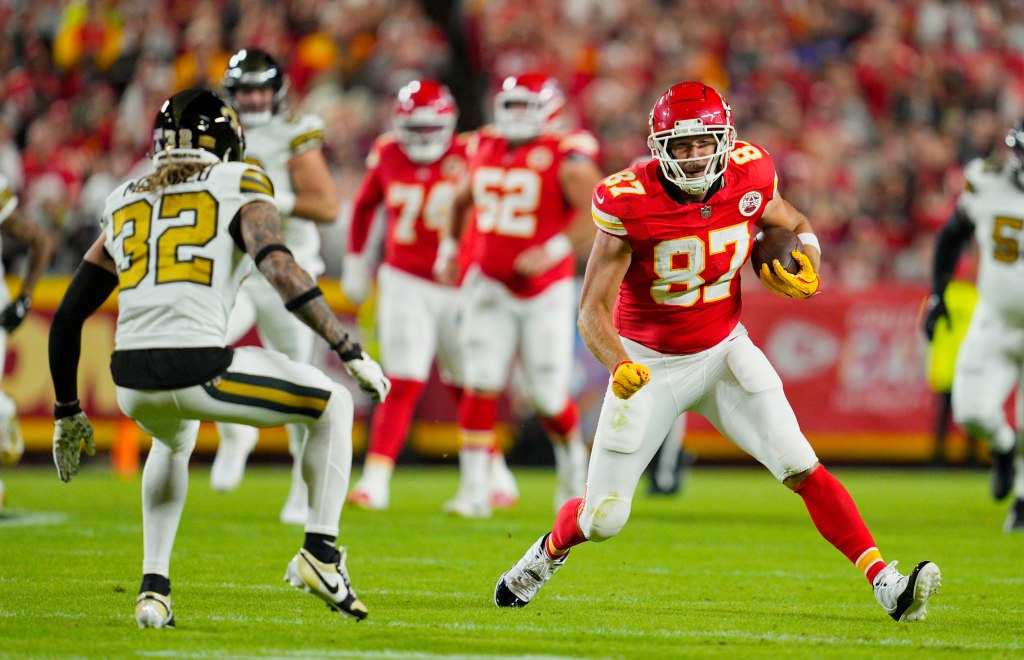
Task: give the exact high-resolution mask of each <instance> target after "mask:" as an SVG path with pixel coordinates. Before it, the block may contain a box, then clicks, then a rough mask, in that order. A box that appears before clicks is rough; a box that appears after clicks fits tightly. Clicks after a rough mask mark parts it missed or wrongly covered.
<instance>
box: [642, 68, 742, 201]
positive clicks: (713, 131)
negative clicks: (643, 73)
mask: <svg viewBox="0 0 1024 660" xmlns="http://www.w3.org/2000/svg"><path fill="white" fill-rule="evenodd" d="M690 136H711V137H712V138H713V139H714V141H715V142H714V145H715V148H714V151H713V153H710V154H702V155H698V156H696V157H688V158H676V157H675V155H674V154H673V153H672V149H671V147H672V146H674V141H675V140H677V139H679V138H685V137H690ZM735 142H736V129H735V128H734V127H733V124H732V110H731V109H730V108H729V104H728V103H726V102H725V99H723V98H722V97H721V95H720V94H719V93H718V92H716V91H715V90H714V89H712V88H711V87H708V86H707V85H704V84H701V83H696V82H684V83H679V84H678V85H673V86H672V87H671V88H669V90H668V91H666V92H665V93H664V94H662V95H661V98H659V99H658V101H657V102H656V103H655V104H654V108H653V109H652V110H651V118H650V135H649V136H648V138H647V146H648V147H649V148H650V150H651V155H652V156H654V158H656V159H657V160H658V162H659V164H660V165H661V171H662V172H663V173H664V175H665V177H666V178H667V179H668V180H669V181H671V182H672V183H674V184H676V185H677V186H679V187H680V188H681V189H682V190H683V192H685V193H687V194H690V195H701V194H703V193H705V192H707V191H708V189H709V188H711V186H712V185H713V184H714V183H715V181H717V180H718V179H719V178H721V177H722V175H723V174H725V170H726V168H727V167H728V166H729V152H730V151H732V147H733V144H734V143H735Z"/></svg>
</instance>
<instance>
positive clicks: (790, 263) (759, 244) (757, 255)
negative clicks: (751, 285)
mask: <svg viewBox="0 0 1024 660" xmlns="http://www.w3.org/2000/svg"><path fill="white" fill-rule="evenodd" d="M799 249H800V239H799V238H797V236H796V232H792V231H790V230H788V229H786V228H785V227H768V228H767V229H765V230H764V231H762V232H761V233H759V234H758V235H757V236H755V237H754V247H753V248H752V249H751V250H750V265H751V266H752V267H753V269H754V274H755V275H757V276H758V277H761V264H764V263H767V264H768V268H769V269H771V268H772V260H774V259H778V260H779V263H780V264H782V267H783V268H785V269H786V270H787V271H789V272H790V273H792V274H793V275H796V274H797V273H799V272H800V262H799V261H797V260H796V259H794V258H793V255H792V252H793V250H799Z"/></svg>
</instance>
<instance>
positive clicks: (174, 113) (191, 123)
mask: <svg viewBox="0 0 1024 660" xmlns="http://www.w3.org/2000/svg"><path fill="white" fill-rule="evenodd" d="M244 155H245V137H244V135H243V134H242V125H241V124H240V123H239V121H238V115H237V114H235V109H234V108H232V107H231V105H229V104H228V103H226V102H225V101H224V99H222V98H221V97H220V96H218V95H217V93H216V92H214V91H211V90H208V89H186V90H185V91H183V92H178V93H177V94H175V95H174V96H172V97H171V98H169V99H167V100H166V101H164V104H163V105H162V106H160V110H159V111H158V112H157V113H156V119H155V120H154V121H153V163H154V164H155V165H157V166H160V165H162V164H164V163H166V162H168V161H178V162H189V161H193V162H209V163H216V162H221V161H228V160H242V158H243V156H244Z"/></svg>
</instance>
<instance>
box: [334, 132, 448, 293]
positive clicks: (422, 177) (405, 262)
mask: <svg viewBox="0 0 1024 660" xmlns="http://www.w3.org/2000/svg"><path fill="white" fill-rule="evenodd" d="M466 142H467V137H466V136H465V135H456V136H455V139H454V140H452V144H451V146H450V147H449V148H448V151H446V152H445V154H444V156H442V157H441V158H440V159H439V160H437V161H436V162H434V163H428V164H420V163H414V162H413V161H411V160H409V158H408V156H406V155H405V153H404V152H403V151H402V149H401V147H400V146H399V144H398V141H397V140H396V139H395V137H394V136H393V135H390V134H384V135H382V136H381V137H379V138H377V140H376V141H375V142H374V143H373V148H372V149H371V150H370V155H369V156H367V158H366V169H367V171H366V176H365V177H364V178H363V182H362V184H361V185H360V186H359V190H358V192H356V197H355V202H354V208H353V210H352V225H351V227H350V228H349V250H350V251H351V252H355V253H361V252H362V251H363V250H364V249H365V247H366V240H367V237H368V236H369V233H370V226H371V225H372V224H373V218H374V215H375V213H376V212H377V208H378V207H379V206H380V205H381V204H383V205H384V210H385V212H386V213H387V231H386V233H385V237H384V263H386V264H388V265H389V266H392V267H394V268H398V269H399V270H403V271H405V272H407V273H410V274H412V275H416V276H417V277H422V278H424V279H428V280H433V279H434V275H433V272H432V269H433V266H434V259H435V257H436V256H437V244H438V228H439V227H440V226H441V225H442V223H444V222H445V220H446V218H447V214H449V213H451V208H452V204H453V203H454V199H455V186H456V183H457V182H458V180H459V178H461V177H462V176H463V175H464V174H465V172H466Z"/></svg>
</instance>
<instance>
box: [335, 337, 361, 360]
mask: <svg viewBox="0 0 1024 660" xmlns="http://www.w3.org/2000/svg"><path fill="white" fill-rule="evenodd" d="M346 341H348V335H345V338H344V339H342V340H341V341H339V342H338V343H337V344H335V345H334V346H331V348H334V352H335V353H337V354H338V357H340V358H341V361H342V362H348V361H350V360H358V359H360V358H362V357H363V347H362V346H360V345H359V342H357V341H354V342H352V347H351V348H349V349H348V350H347V351H345V352H342V351H341V350H340V349H341V346H340V345H341V344H344V343H345V342H346ZM335 346H337V348H335Z"/></svg>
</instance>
